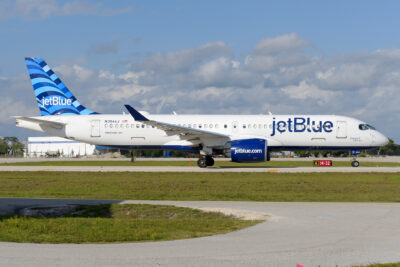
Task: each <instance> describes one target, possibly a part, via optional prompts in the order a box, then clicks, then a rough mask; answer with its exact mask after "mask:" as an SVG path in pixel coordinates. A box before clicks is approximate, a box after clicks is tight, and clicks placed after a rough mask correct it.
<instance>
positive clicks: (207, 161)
mask: <svg viewBox="0 0 400 267" xmlns="http://www.w3.org/2000/svg"><path fill="white" fill-rule="evenodd" d="M206 164H207V166H213V165H214V159H213V158H212V157H211V156H206Z"/></svg>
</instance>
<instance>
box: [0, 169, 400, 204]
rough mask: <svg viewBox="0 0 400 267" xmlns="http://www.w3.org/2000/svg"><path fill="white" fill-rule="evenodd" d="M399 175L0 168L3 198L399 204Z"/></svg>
mask: <svg viewBox="0 0 400 267" xmlns="http://www.w3.org/2000/svg"><path fill="white" fill-rule="evenodd" d="M399 192H400V173H267V172H265V173H170V172H168V173H149V172H118V173H112V172H97V173H96V172H0V197H44V198H80V199H143V200H152V199H153V200H241V201H350V202H370V201H373V202H399V201H400V194H399Z"/></svg>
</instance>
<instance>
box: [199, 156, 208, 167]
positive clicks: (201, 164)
mask: <svg viewBox="0 0 400 267" xmlns="http://www.w3.org/2000/svg"><path fill="white" fill-rule="evenodd" d="M197 166H199V167H200V168H207V160H206V158H205V157H201V158H199V160H198V161H197Z"/></svg>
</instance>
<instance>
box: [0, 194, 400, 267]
mask: <svg viewBox="0 0 400 267" xmlns="http://www.w3.org/2000/svg"><path fill="white" fill-rule="evenodd" d="M109 202H114V203H115V202H120V201H108V200H103V201H102V200H62V199H61V200H60V199H57V200H52V199H0V211H3V212H8V211H10V210H13V209H15V208H21V207H24V206H32V205H34V206H36V205H47V206H48V205H60V204H78V203H81V204H87V203H89V204H96V203H109ZM122 203H153V204H168V205H176V206H185V207H192V208H208V209H215V208H217V209H230V210H232V209H234V210H242V211H243V210H247V211H256V212H259V213H265V214H268V215H269V216H268V220H267V221H266V222H264V223H260V224H258V225H256V226H253V227H249V228H246V229H243V230H239V231H236V232H231V233H228V234H221V235H215V236H210V237H202V238H194V239H185V240H176V241H164V242H143V243H120V244H21V243H4V242H3V243H0V258H1V261H0V266H296V263H302V264H304V266H335V265H338V266H351V265H353V264H368V263H373V262H381V263H384V262H396V261H400V227H399V226H400V203H297V202H282V203H281V202H231V201H123V202H122Z"/></svg>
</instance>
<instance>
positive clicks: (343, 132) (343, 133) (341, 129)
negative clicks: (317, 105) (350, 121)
mask: <svg viewBox="0 0 400 267" xmlns="http://www.w3.org/2000/svg"><path fill="white" fill-rule="evenodd" d="M336 123H337V128H336V138H347V122H345V121H337V122H336Z"/></svg>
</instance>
